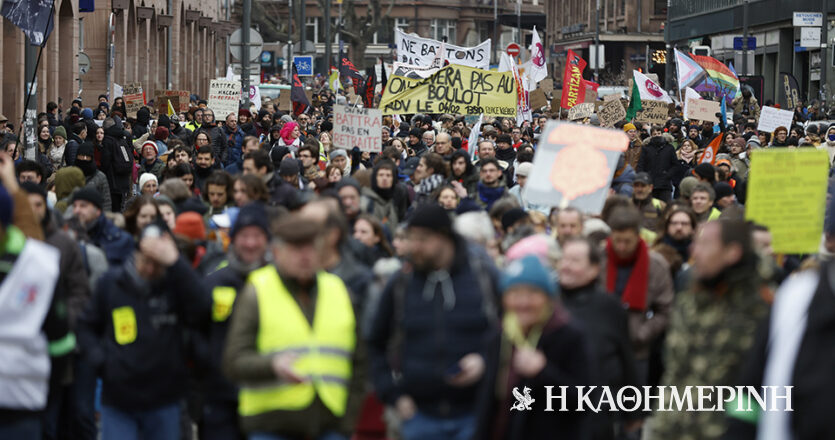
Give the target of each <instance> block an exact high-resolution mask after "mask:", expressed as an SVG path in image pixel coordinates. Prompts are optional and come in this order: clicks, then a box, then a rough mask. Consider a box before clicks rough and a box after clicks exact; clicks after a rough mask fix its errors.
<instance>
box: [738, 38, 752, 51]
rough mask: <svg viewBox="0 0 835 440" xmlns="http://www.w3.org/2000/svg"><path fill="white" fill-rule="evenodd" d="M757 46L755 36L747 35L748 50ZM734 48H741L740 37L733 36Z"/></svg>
mask: <svg viewBox="0 0 835 440" xmlns="http://www.w3.org/2000/svg"><path fill="white" fill-rule="evenodd" d="M756 48H757V37H748V50H754V49H756ZM734 50H742V37H734Z"/></svg>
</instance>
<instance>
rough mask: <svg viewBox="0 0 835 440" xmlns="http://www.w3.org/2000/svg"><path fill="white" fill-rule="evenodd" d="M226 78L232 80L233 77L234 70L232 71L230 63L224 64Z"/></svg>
mask: <svg viewBox="0 0 835 440" xmlns="http://www.w3.org/2000/svg"><path fill="white" fill-rule="evenodd" d="M226 79H228V80H229V81H232V80H233V79H235V72H234V71H232V65H231V64H230V65H228V66H226Z"/></svg>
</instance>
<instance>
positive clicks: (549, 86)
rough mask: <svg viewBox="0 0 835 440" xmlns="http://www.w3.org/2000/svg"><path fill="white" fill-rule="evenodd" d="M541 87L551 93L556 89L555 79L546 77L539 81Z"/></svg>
mask: <svg viewBox="0 0 835 440" xmlns="http://www.w3.org/2000/svg"><path fill="white" fill-rule="evenodd" d="M539 88H540V89H542V91H543V92H545V93H551V92H552V91H553V90H554V80H553V79H551V78H545V79H543V80H542V81H540V82H539Z"/></svg>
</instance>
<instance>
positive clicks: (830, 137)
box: [826, 133, 835, 142]
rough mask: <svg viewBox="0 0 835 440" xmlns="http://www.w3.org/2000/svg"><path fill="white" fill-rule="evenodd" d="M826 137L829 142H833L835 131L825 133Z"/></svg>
mask: <svg viewBox="0 0 835 440" xmlns="http://www.w3.org/2000/svg"><path fill="white" fill-rule="evenodd" d="M826 139H828V140H829V141H830V142H835V133H832V134H830V135H827V136H826Z"/></svg>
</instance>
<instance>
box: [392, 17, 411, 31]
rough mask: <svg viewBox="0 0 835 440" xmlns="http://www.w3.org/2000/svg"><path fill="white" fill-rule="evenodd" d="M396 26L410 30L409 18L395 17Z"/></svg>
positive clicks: (402, 29)
mask: <svg viewBox="0 0 835 440" xmlns="http://www.w3.org/2000/svg"><path fill="white" fill-rule="evenodd" d="M394 27H396V28H398V29H400V30H401V31H403V32H408V31H409V19H408V18H395V19H394Z"/></svg>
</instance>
